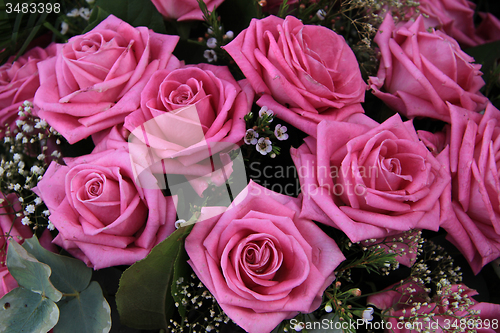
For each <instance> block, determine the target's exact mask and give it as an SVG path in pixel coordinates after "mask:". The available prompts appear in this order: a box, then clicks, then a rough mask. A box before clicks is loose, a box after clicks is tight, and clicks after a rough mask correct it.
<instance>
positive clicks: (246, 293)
mask: <svg viewBox="0 0 500 333" xmlns="http://www.w3.org/2000/svg"><path fill="white" fill-rule="evenodd" d="M299 204H300V201H299V199H295V198H292V197H287V196H284V195H281V194H277V193H274V192H271V191H269V190H267V189H265V188H263V187H261V186H259V185H257V184H255V183H253V182H251V183H250V184H249V185H248V187H247V188H246V189H245V190H244V191H243V192H242V193H240V195H239V196H238V197H237V198H236V199H235V203H234V204H233V205H232V207H230V209H229V210H225V211H224V210H223V213H222V214H221V215H217V214H216V213H217V211H219V209H217V208H213V207H212V208H204V209H203V210H202V216H203V215H205V214H206V215H209V216H214V211H215V217H212V218H208V219H207V220H204V221H201V222H198V223H197V224H195V226H194V228H193V230H192V231H191V233H190V235H189V236H188V237H187V238H186V244H185V245H186V251H187V253H188V255H189V258H190V260H189V263H190V265H191V267H192V268H193V269H194V271H195V273H196V275H197V276H198V278H199V279H200V280H201V281H202V282H203V284H204V285H205V286H206V287H207V288H208V289H209V290H210V292H211V293H212V294H213V295H214V297H215V298H216V300H217V302H218V304H219V305H220V306H221V308H222V310H224V312H225V313H226V314H227V315H228V316H229V317H230V318H231V319H232V320H233V321H234V322H235V323H236V324H238V325H239V326H241V327H242V328H243V329H245V330H246V331H247V332H250V333H265V332H271V331H272V330H273V329H274V327H275V326H276V325H278V324H279V323H280V322H281V321H282V320H284V319H286V318H293V317H294V316H295V315H296V314H297V313H298V312H304V313H310V312H312V311H314V310H316V309H317V308H318V307H319V306H320V304H321V299H322V295H323V291H324V290H325V289H326V287H327V286H328V285H330V284H331V283H332V281H333V280H334V274H333V271H334V269H335V268H336V267H337V266H338V265H339V264H340V262H342V261H343V260H344V259H345V258H344V256H343V255H342V253H341V252H340V250H339V248H338V247H337V245H336V244H335V242H334V241H333V239H331V238H330V237H328V236H327V235H326V234H325V233H324V232H323V231H321V229H319V228H318V227H317V226H316V225H315V224H314V223H313V222H312V221H310V220H307V219H302V218H299V212H300V206H299Z"/></svg>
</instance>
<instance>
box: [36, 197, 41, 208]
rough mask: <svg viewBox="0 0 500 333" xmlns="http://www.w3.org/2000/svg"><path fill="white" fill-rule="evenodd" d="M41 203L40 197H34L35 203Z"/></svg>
mask: <svg viewBox="0 0 500 333" xmlns="http://www.w3.org/2000/svg"><path fill="white" fill-rule="evenodd" d="M41 203H42V199H41V198H40V197H36V198H35V205H37V206H38V205H40V204H41Z"/></svg>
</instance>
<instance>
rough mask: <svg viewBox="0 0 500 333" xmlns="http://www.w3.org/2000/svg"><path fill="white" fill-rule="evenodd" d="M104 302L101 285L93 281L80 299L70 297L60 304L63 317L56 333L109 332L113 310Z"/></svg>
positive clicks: (55, 328) (81, 294)
mask: <svg viewBox="0 0 500 333" xmlns="http://www.w3.org/2000/svg"><path fill="white" fill-rule="evenodd" d="M103 300H104V298H103V296H102V291H101V287H100V286H99V283H97V282H95V281H93V282H91V283H90V285H89V286H88V287H87V288H86V289H85V290H83V291H82V292H81V293H79V296H78V297H68V298H66V299H64V300H61V301H60V302H58V303H57V305H58V306H59V310H60V311H61V316H60V319H59V322H58V323H57V325H56V326H55V327H54V333H66V332H81V333H94V332H109V330H110V329H111V320H109V318H110V316H111V308H110V307H109V304H108V302H106V301H105V300H104V301H103Z"/></svg>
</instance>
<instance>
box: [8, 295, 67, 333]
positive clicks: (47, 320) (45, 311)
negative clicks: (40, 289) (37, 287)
mask: <svg viewBox="0 0 500 333" xmlns="http://www.w3.org/2000/svg"><path fill="white" fill-rule="evenodd" d="M58 318H59V309H58V308H57V305H56V304H55V303H54V302H53V301H51V300H50V299H48V298H46V297H43V296H42V295H40V294H38V293H33V292H31V291H29V290H28V289H24V288H16V289H14V290H12V291H11V292H10V293H8V294H7V295H5V296H4V297H2V299H0V323H2V324H1V325H0V332H1V333H22V332H26V333H31V332H48V331H49V330H50V329H51V328H52V327H54V325H55V324H56V323H57V320H58Z"/></svg>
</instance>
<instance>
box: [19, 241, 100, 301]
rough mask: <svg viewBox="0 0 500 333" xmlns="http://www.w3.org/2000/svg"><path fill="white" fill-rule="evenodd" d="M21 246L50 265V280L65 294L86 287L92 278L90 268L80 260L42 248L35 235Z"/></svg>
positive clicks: (76, 291)
mask: <svg viewBox="0 0 500 333" xmlns="http://www.w3.org/2000/svg"><path fill="white" fill-rule="evenodd" d="M23 248H24V249H26V251H28V252H29V253H30V254H31V255H32V256H34V257H35V258H36V259H37V260H38V261H40V262H42V263H44V264H46V265H48V266H50V268H51V269H52V275H51V276H50V281H51V282H52V284H53V285H54V287H56V288H57V289H58V290H60V291H61V292H63V293H65V294H74V293H78V292H81V291H83V290H85V288H87V286H88V285H89V283H90V279H91V278H92V269H90V268H88V267H87V266H86V265H85V264H84V263H83V262H82V261H80V260H78V259H74V258H70V257H65V256H61V255H57V254H54V253H52V252H50V251H47V250H46V249H44V248H43V247H42V246H41V245H40V243H39V242H38V239H36V237H32V238H30V239H27V240H25V242H24V243H23Z"/></svg>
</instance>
